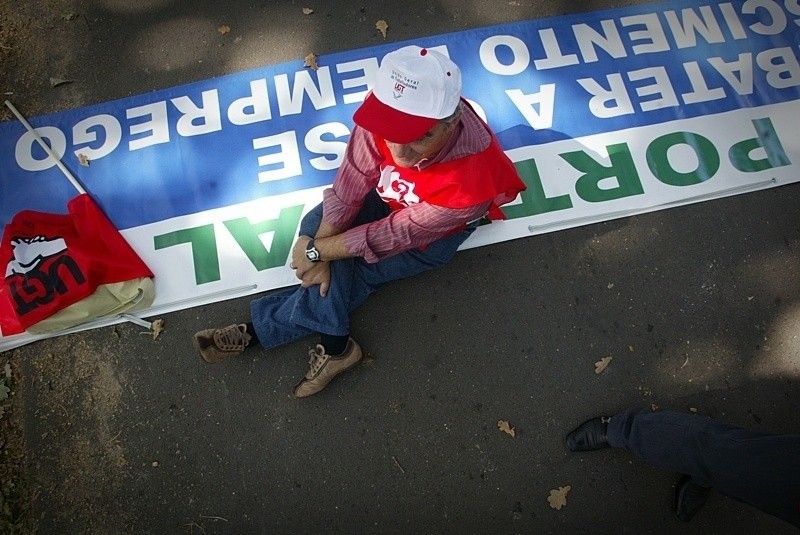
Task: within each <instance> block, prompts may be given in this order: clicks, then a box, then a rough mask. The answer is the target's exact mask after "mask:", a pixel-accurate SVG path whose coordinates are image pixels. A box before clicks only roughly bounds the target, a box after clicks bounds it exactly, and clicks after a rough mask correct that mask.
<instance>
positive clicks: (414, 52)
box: [353, 45, 461, 143]
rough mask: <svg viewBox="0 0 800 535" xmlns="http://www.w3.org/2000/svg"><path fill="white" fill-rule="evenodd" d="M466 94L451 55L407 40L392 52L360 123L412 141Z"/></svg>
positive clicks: (398, 139)
mask: <svg viewBox="0 0 800 535" xmlns="http://www.w3.org/2000/svg"><path fill="white" fill-rule="evenodd" d="M460 98H461V70H459V68H458V66H457V65H456V64H455V63H453V62H452V61H450V58H448V57H447V56H445V55H444V54H442V53H441V52H437V51H435V50H429V49H427V48H420V47H418V46H413V45H412V46H406V47H403V48H401V49H399V50H395V51H394V52H390V53H388V54H386V56H385V57H384V58H383V61H382V62H381V66H380V68H379V69H378V72H377V75H376V77H375V83H374V85H373V87H372V91H371V92H370V93H369V95H367V98H366V99H364V103H363V104H362V105H361V106H360V107H359V108H358V109H357V110H356V113H355V115H353V120H354V121H355V122H356V124H357V125H358V126H360V127H362V128H364V129H366V130H369V131H370V132H372V133H374V134H377V135H378V136H380V137H382V138H383V139H385V140H387V141H391V142H393V143H411V142H412V141H415V140H417V139H419V138H420V137H422V136H423V135H424V134H425V133H426V132H427V131H428V130H430V129H431V128H433V126H434V125H435V124H436V122H437V121H439V120H441V119H445V118H447V117H450V116H451V115H452V114H453V112H455V111H456V106H458V101H459V99H460Z"/></svg>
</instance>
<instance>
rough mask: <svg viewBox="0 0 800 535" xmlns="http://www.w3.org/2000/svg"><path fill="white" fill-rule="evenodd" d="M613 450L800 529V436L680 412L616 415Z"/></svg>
mask: <svg viewBox="0 0 800 535" xmlns="http://www.w3.org/2000/svg"><path fill="white" fill-rule="evenodd" d="M606 436H607V439H608V443H609V444H610V445H611V446H614V447H618V448H624V449H626V450H628V451H630V452H631V453H633V454H634V455H636V456H637V457H639V458H641V459H642V460H643V461H645V462H647V463H648V464H652V465H653V466H656V467H658V468H663V469H667V470H672V471H675V472H679V473H682V474H687V475H690V476H691V477H692V479H693V480H694V481H695V483H697V484H698V485H701V486H704V487H713V488H714V489H716V490H717V491H719V492H721V493H723V494H726V495H728V496H730V497H732V498H736V499H737V500H740V501H742V502H745V503H747V504H750V505H752V506H754V507H757V508H759V509H761V510H762V511H764V512H766V513H769V514H771V515H773V516H776V517H778V518H781V519H783V520H785V521H787V522H789V523H791V524H793V525H795V526H798V527H800V435H776V434H770V433H764V432H761V431H752V430H749V429H745V428H742V427H738V426H735V425H730V424H724V423H721V422H718V421H715V420H711V419H709V418H706V417H702V416H698V415H693V414H683V413H677V412H668V411H659V412H650V411H649V410H647V409H644V408H631V409H628V410H626V411H624V412H622V413H620V414H617V415H615V416H612V417H611V419H610V421H609V423H608V429H607V435H606Z"/></svg>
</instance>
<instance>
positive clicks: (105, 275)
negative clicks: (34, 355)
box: [0, 193, 153, 336]
mask: <svg viewBox="0 0 800 535" xmlns="http://www.w3.org/2000/svg"><path fill="white" fill-rule="evenodd" d="M67 209H68V211H69V213H68V214H66V215H61V214H48V213H43V212H35V211H32V210H24V211H22V212H19V213H18V214H17V215H15V216H14V218H13V219H12V220H11V223H10V224H8V225H7V226H6V228H5V231H4V232H3V239H2V242H0V269H3V272H4V274H5V276H4V278H3V281H2V285H0V331H2V335H3V336H7V335H11V334H18V333H21V332H22V331H23V330H25V329H27V328H28V327H30V326H32V325H35V324H36V323H38V322H40V321H42V320H44V319H45V318H48V317H50V316H51V315H53V314H54V313H56V312H58V311H59V310H62V309H64V308H66V307H68V306H70V305H72V304H74V303H77V302H78V301H81V300H82V299H84V298H86V297H88V296H90V295H92V294H93V293H94V292H95V290H96V289H97V288H98V286H101V285H104V284H111V283H117V282H124V281H128V280H132V279H138V278H142V277H152V276H153V273H152V272H151V271H150V269H149V268H148V267H147V265H146V264H145V263H144V262H143V261H142V259H141V258H139V256H138V255H137V254H136V252H135V251H134V250H133V248H131V246H130V245H129V244H128V242H126V241H125V238H123V237H122V235H121V234H120V233H119V231H118V230H117V229H116V228H115V227H114V225H113V224H112V223H111V221H110V220H109V219H108V218H107V217H106V215H105V214H104V213H103V211H102V210H101V209H100V207H99V206H97V204H96V203H95V202H94V201H93V200H92V199H91V197H89V195H88V194H85V193H84V194H81V195H78V196H77V197H75V198H74V199H72V200H71V201H69V203H68V204H67Z"/></svg>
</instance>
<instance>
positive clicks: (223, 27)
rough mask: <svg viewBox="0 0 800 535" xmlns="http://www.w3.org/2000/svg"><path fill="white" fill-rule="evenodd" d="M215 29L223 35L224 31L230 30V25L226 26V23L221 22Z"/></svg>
mask: <svg viewBox="0 0 800 535" xmlns="http://www.w3.org/2000/svg"><path fill="white" fill-rule="evenodd" d="M217 31H218V32H219V33H221V34H222V35H225V34H226V33H228V32H229V31H231V27H230V26H228V25H227V24H223V25H222V26H220V27H219V28H217Z"/></svg>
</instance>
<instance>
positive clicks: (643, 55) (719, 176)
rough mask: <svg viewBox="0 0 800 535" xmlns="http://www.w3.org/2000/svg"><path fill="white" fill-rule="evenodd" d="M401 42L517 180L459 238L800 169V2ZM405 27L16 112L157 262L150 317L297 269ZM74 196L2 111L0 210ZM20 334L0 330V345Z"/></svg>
mask: <svg viewBox="0 0 800 535" xmlns="http://www.w3.org/2000/svg"><path fill="white" fill-rule="evenodd" d="M413 43H414V44H417V45H420V46H424V47H429V48H436V49H437V50H440V51H442V52H444V53H445V54H447V55H449V56H450V57H451V58H452V59H453V60H454V61H455V62H456V63H457V64H458V65H459V66H460V67H461V69H462V73H463V79H464V96H465V97H466V98H468V99H469V100H470V101H471V102H472V103H473V104H474V105H475V107H476V109H477V110H478V111H479V113H481V114H482V115H483V116H484V117H485V119H486V120H487V121H488V123H489V124H490V125H491V127H492V128H493V129H494V131H495V132H496V133H497V135H498V138H499V139H500V142H501V144H502V146H503V147H504V149H505V150H506V151H507V153H508V154H509V156H510V157H511V159H512V160H513V161H514V162H515V163H516V165H517V168H518V170H519V172H520V175H521V176H522V177H523V179H524V180H525V182H526V183H527V184H528V190H527V191H526V192H525V193H524V194H523V195H521V196H520V198H518V199H517V201H516V202H515V203H513V204H512V205H509V206H508V207H507V208H506V210H505V211H506V212H507V214H508V215H509V216H510V219H509V220H508V221H505V222H501V223H493V224H491V225H487V226H484V227H481V228H480V229H479V230H478V232H476V234H475V235H474V236H473V237H472V238H470V239H469V240H468V241H467V242H466V243H465V247H476V246H481V245H485V244H489V243H496V242H499V241H503V240H509V239H514V238H519V237H524V236H529V235H532V234H536V233H542V232H549V231H553V230H559V229H564V228H569V227H573V226H577V225H582V224H587V223H592V222H597V221H602V220H607V219H612V218H616V217H623V216H627V215H631V214H636V213H643V212H648V211H653V210H658V209H662V208H666V207H671V206H677V205H682V204H688V203H692V202H698V201H703V200H709V199H714V198H720V197H724V196H728V195H734V194H739V193H744V192H748V191H754V190H758V189H764V188H769V187H774V186H778V185H782V184H787V183H790V182H797V181H800V167H798V162H799V161H800V133H798V129H797V125H798V124H800V103H798V100H800V90H799V89H798V86H800V61H798V55H799V54H798V52H800V49H799V48H798V43H800V0H785V1H779V0H736V1H714V0H711V1H706V2H702V1H699V2H698V1H679V2H668V3H662V4H649V5H640V6H635V7H628V8H622V9H616V10H609V11H600V12H593V13H584V14H580V15H572V16H564V17H557V18H551V19H541V20H532V21H522V22H518V23H515V24H507V25H502V26H495V27H488V28H480V29H474V30H467V31H463V32H458V33H451V34H446V35H438V36H432V37H428V38H425V39H418V40H415V41H414V42H413ZM405 44H409V43H392V44H390V45H385V46H380V47H372V48H367V49H361V50H354V51H348V52H342V53H337V54H330V55H325V56H321V57H319V58H318V63H319V69H318V70H311V69H309V68H304V67H303V66H302V63H301V61H298V62H293V63H284V64H280V65H273V66H268V67H264V68H260V69H255V70H251V71H246V72H240V73H236V74H232V75H227V76H223V77H219V78H214V79H211V80H205V81H201V82H197V83H193V84H188V85H184V86H179V87H174V88H171V89H166V90H163V91H157V92H153V93H148V94H145V95H139V96H135V97H131V98H126V99H122V100H117V101H113V102H108V103H104V104H100V105H96V106H90V107H86V108H80V109H76V110H69V111H65V112H63V113H58V114H54V115H49V116H44V117H36V118H31V119H30V122H31V123H32V124H33V125H34V126H35V127H36V129H37V132H38V133H39V134H40V135H41V136H43V137H44V138H46V139H47V140H48V143H49V144H50V145H51V147H52V148H53V149H54V150H55V152H56V153H57V154H58V155H60V156H61V157H62V161H63V162H64V163H65V164H66V165H67V167H69V168H70V169H71V170H72V172H73V173H74V174H75V175H76V176H78V178H79V180H80V181H81V182H82V183H83V184H84V185H85V187H86V189H87V190H88V191H90V192H91V193H92V195H93V196H94V197H95V198H96V199H97V200H98V202H99V204H100V205H101V207H102V208H103V209H104V210H105V212H106V213H107V214H108V215H109V217H110V218H111V220H112V221H113V222H114V224H115V225H116V226H117V227H118V228H119V229H120V230H121V231H122V234H123V235H124V236H125V237H126V239H128V241H129V242H130V243H131V244H132V245H133V247H134V249H136V251H137V252H138V253H139V255H140V256H141V257H142V258H143V259H144V261H145V262H146V263H147V264H148V265H149V266H150V267H151V269H152V270H153V271H154V273H155V275H156V277H155V281H156V301H155V303H154V305H153V308H151V309H149V310H148V311H146V312H144V313H141V314H140V315H141V316H143V317H146V316H152V315H155V314H161V313H165V312H169V311H174V310H179V309H182V308H188V307H190V306H195V305H199V304H203V303H209V302H214V301H219V300H222V299H227V298H232V297H238V296H241V295H246V294H252V293H255V292H262V291H265V290H268V289H272V288H277V287H281V286H287V285H290V284H294V283H296V279H295V278H294V275H293V273H292V271H291V270H290V269H289V268H288V267H287V266H288V261H289V257H288V255H289V251H290V248H291V245H292V243H293V240H294V237H295V235H296V232H297V228H298V223H299V221H300V218H301V217H302V215H303V214H304V213H305V212H306V211H308V210H310V209H311V208H312V207H313V206H314V205H315V204H316V203H318V202H319V201H320V200H321V195H322V190H323V189H324V188H325V187H326V186H327V185H329V184H330V183H331V182H332V181H333V178H334V176H335V173H336V170H337V168H338V167H339V165H340V163H341V159H342V156H343V153H344V148H345V144H346V142H347V139H348V136H349V133H350V130H351V128H352V119H351V118H352V114H353V112H354V111H355V109H356V108H357V107H358V105H359V103H360V102H361V101H362V100H363V98H364V96H365V95H366V93H367V91H368V90H369V87H370V81H371V80H372V77H373V75H374V73H375V71H376V69H377V68H378V65H379V62H380V60H381V58H382V57H383V56H384V55H385V54H386V53H387V52H389V51H391V50H394V49H396V48H399V47H400V46H403V45H405ZM87 164H88V165H87ZM74 195H75V190H74V189H73V188H72V186H71V185H70V184H69V182H67V180H66V179H65V178H64V176H63V175H62V174H61V172H60V171H59V170H58V169H57V167H56V166H55V165H54V162H53V161H52V160H51V159H48V158H47V156H46V154H45V153H44V151H43V150H42V149H41V148H40V147H38V146H37V144H36V142H35V141H34V138H33V136H32V135H31V134H29V133H26V131H25V129H24V128H23V126H22V125H21V124H19V123H17V122H9V123H3V124H0V222H2V223H3V224H6V223H8V222H9V221H10V220H11V218H12V217H13V216H14V214H15V213H17V212H19V211H20V210H23V209H33V210H40V211H45V212H56V213H64V212H65V206H66V203H67V201H68V200H69V199H70V198H72V197H73V196H74ZM108 323H110V321H105V322H100V323H99V324H108ZM33 339H34V338H32V337H31V336H29V335H19V336H7V337H0V351H2V350H5V349H9V348H11V347H16V346H18V345H21V344H22V343H26V342H27V341H31V340H33Z"/></svg>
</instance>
